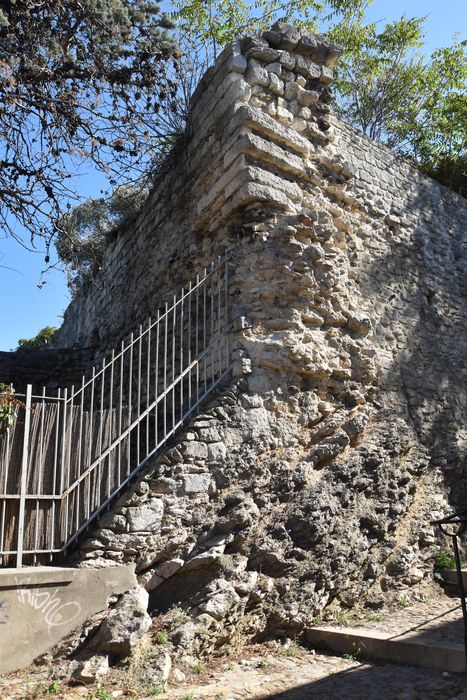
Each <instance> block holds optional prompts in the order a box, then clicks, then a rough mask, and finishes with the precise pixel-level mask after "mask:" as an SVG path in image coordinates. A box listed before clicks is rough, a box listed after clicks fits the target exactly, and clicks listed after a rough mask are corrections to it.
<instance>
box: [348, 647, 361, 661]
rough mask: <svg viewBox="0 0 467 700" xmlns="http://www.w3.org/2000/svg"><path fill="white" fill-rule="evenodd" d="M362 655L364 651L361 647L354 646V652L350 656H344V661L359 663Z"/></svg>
mask: <svg viewBox="0 0 467 700" xmlns="http://www.w3.org/2000/svg"><path fill="white" fill-rule="evenodd" d="M361 655H362V650H361V649H360V647H356V646H354V650H353V651H352V652H349V653H348V654H344V659H347V660H348V661H358V660H359V659H360V657H361Z"/></svg>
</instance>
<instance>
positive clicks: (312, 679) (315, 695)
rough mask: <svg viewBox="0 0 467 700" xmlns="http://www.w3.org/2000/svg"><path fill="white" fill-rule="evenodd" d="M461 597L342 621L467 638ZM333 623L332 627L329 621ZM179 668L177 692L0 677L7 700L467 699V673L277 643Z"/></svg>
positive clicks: (119, 676)
mask: <svg viewBox="0 0 467 700" xmlns="http://www.w3.org/2000/svg"><path fill="white" fill-rule="evenodd" d="M460 620H461V612H460V605H459V601H458V599H453V598H448V597H446V596H444V595H439V594H437V595H436V594H435V595H430V598H429V600H421V601H420V600H419V601H417V602H415V603H414V604H412V601H411V600H410V599H408V598H401V599H400V600H399V601H398V602H396V603H395V604H394V605H393V607H392V608H391V609H389V610H386V611H377V612H371V611H370V612H368V611H366V612H364V613H361V615H360V616H357V617H356V616H348V617H347V618H346V617H345V615H344V616H343V615H341V616H340V617H339V620H338V622H339V623H340V624H349V625H356V624H358V625H359V626H367V627H377V628H379V629H385V630H387V631H391V632H393V633H394V635H397V634H400V633H402V632H403V631H407V629H415V630H417V631H419V633H420V635H422V636H426V635H430V639H432V640H433V642H434V643H436V640H437V639H440V640H443V641H444V642H446V641H451V642H452V641H454V642H457V643H458V642H459V641H462V637H463V627H462V623H461V621H460ZM327 624H329V622H327ZM193 661H196V660H191V661H190V660H188V661H187V663H185V665H183V664H182V665H180V666H179V667H178V668H176V669H175V670H174V671H173V673H172V676H171V679H170V686H171V687H170V689H169V690H168V692H167V693H164V694H161V693H160V692H159V691H160V689H158V688H155V687H150V686H144V685H143V686H142V685H140V684H138V681H137V679H135V678H134V677H133V678H130V677H128V675H125V672H124V671H117V670H115V671H112V672H111V674H110V675H109V677H107V678H106V679H105V681H104V683H103V685H102V687H101V688H100V689H98V688H97V687H95V686H94V687H76V686H75V687H70V686H68V684H67V683H66V681H63V680H54V679H53V678H52V676H51V675H50V674H51V673H53V672H54V671H55V672H56V671H57V667H54V669H52V670H51V669H40V668H39V669H37V668H31V669H26V670H25V671H23V672H21V673H18V674H9V675H8V676H5V677H4V678H3V679H0V698H1V700H13V699H14V700H19V699H20V698H21V699H22V700H23V699H24V700H32V699H33V698H51V697H55V698H57V699H63V700H65V699H66V700H72V699H76V700H77V699H78V698H85V699H86V700H92V699H94V698H96V700H97V698H101V700H113V698H137V699H138V700H142V699H143V698H148V699H149V698H154V697H156V696H158V697H161V698H163V699H164V700H175V699H178V700H198V699H199V700H240V699H244V700H248V699H253V700H308V699H316V700H454V699H457V700H467V675H464V674H448V673H441V672H440V671H432V670H429V669H423V668H416V667H410V666H399V665H397V666H396V665H393V664H388V663H381V664H376V663H361V662H359V660H358V659H354V658H341V657H338V656H331V655H324V654H317V653H315V652H314V651H313V650H311V649H305V648H303V647H301V646H299V645H297V644H295V643H294V642H290V641H288V642H286V643H285V645H284V644H281V643H279V642H277V641H271V642H267V643H264V644H256V645H249V646H245V647H243V648H241V649H237V650H235V651H234V652H231V653H230V655H229V656H224V657H220V658H216V659H211V660H210V661H209V662H198V663H193Z"/></svg>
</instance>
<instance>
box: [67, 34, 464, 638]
mask: <svg viewBox="0 0 467 700" xmlns="http://www.w3.org/2000/svg"><path fill="white" fill-rule="evenodd" d="M338 56H339V50H338V49H337V47H334V46H333V45H332V44H330V43H329V42H328V41H326V40H325V39H323V38H322V37H314V36H311V35H308V34H305V33H301V32H300V31H299V30H298V29H296V28H294V27H287V26H285V25H283V24H281V23H279V24H278V25H276V26H275V27H274V28H273V29H272V30H271V31H270V32H266V33H265V34H264V35H263V37H261V38H258V37H247V38H246V39H244V40H243V41H242V42H240V43H237V44H235V45H233V46H231V47H229V48H228V49H226V51H225V52H224V54H223V55H222V56H221V57H220V59H219V61H218V63H217V64H216V66H215V67H214V68H213V69H212V70H211V71H209V72H208V74H207V76H206V77H205V79H204V80H203V81H202V83H201V85H200V87H199V88H198V91H197V93H196V94H195V96H194V100H193V109H192V135H191V137H190V139H189V140H188V142H187V143H186V144H185V146H184V150H183V149H182V151H181V153H180V154H179V155H178V157H177V159H175V160H174V161H173V163H172V166H171V168H170V172H169V173H168V175H167V177H166V179H165V180H163V181H162V182H161V185H160V189H159V190H158V191H156V192H155V193H154V194H153V196H152V199H151V200H150V202H149V204H148V206H147V207H146V209H145V210H144V212H143V213H142V216H141V219H140V221H139V223H138V226H137V228H136V230H135V232H134V233H133V234H131V235H130V234H129V235H128V236H126V237H124V238H122V239H121V240H120V241H117V243H116V244H115V246H114V248H113V249H112V250H111V251H110V252H109V259H108V261H107V262H105V263H104V269H103V275H102V279H101V286H100V287H98V286H97V285H96V286H95V287H94V288H93V289H92V290H90V291H89V294H88V296H86V294H85V293H84V292H83V293H82V294H81V295H80V296H79V297H78V299H77V300H76V302H75V304H74V306H72V307H71V309H70V310H69V312H68V313H67V315H66V318H65V325H64V328H63V331H62V336H61V342H63V344H67V343H69V344H71V343H72V342H75V340H76V337H78V336H79V337H81V336H82V337H85V338H87V337H89V334H90V333H92V327H93V326H95V327H98V332H99V334H100V336H101V338H104V337H108V338H109V337H111V336H112V334H115V333H121V332H122V331H123V330H124V327H123V326H124V325H126V326H130V325H131V322H132V321H133V320H136V318H137V316H138V314H139V313H142V312H143V311H144V310H145V309H146V308H147V310H148V311H150V309H149V306H151V304H152V303H153V302H154V303H155V302H156V301H157V300H158V299H159V298H162V295H163V294H164V293H165V291H166V289H170V290H173V289H174V286H177V285H180V286H182V284H184V283H185V280H186V279H189V278H190V276H191V275H192V274H193V272H196V271H197V270H198V269H199V268H200V266H202V265H204V264H206V263H207V262H209V261H210V259H212V258H213V257H214V256H215V255H217V254H218V253H219V252H222V251H224V250H228V251H230V252H231V261H230V266H231V278H230V280H231V281H230V288H229V291H230V296H231V299H232V303H233V320H234V330H233V331H232V344H233V348H234V357H235V362H234V377H233V379H232V382H231V384H230V385H229V386H228V387H225V388H224V391H223V393H221V394H220V395H219V396H218V397H217V399H216V400H215V401H214V402H213V403H212V404H211V405H210V406H208V407H206V408H205V410H204V413H203V414H202V415H200V416H198V417H197V418H196V419H194V420H193V421H192V422H191V424H190V425H189V426H188V428H187V430H186V431H185V433H183V434H182V435H179V436H178V437H177V439H176V440H175V441H174V443H173V445H172V447H171V449H170V450H168V451H167V452H166V453H165V454H164V455H162V456H160V457H158V458H157V459H155V460H154V461H153V463H152V464H151V465H150V467H149V468H148V470H147V471H146V473H145V474H144V475H143V477H142V478H141V479H140V480H139V482H138V483H137V484H136V485H135V487H134V488H133V489H132V490H131V492H129V493H127V494H124V495H123V496H122V497H121V499H120V500H119V501H118V503H117V504H116V505H115V507H114V509H113V510H112V511H111V512H109V513H108V514H106V515H105V517H103V518H101V520H100V522H99V524H98V527H97V528H96V530H95V531H94V533H93V534H92V535H91V536H90V537H88V538H87V539H86V540H85V541H83V542H82V544H81V549H80V551H79V553H78V554H77V555H76V557H77V561H79V562H80V565H82V566H94V565H102V564H105V563H109V562H112V561H114V562H127V561H132V562H134V563H135V564H136V570H137V573H138V576H139V580H140V583H141V585H143V586H145V587H146V588H147V590H149V591H150V596H151V606H152V608H153V609H154V610H155V611H157V610H162V609H165V608H168V607H169V606H170V605H172V604H173V603H176V602H179V601H180V602H181V604H182V605H186V607H187V608H189V609H190V610H191V614H192V617H194V618H195V619H194V620H191V621H185V622H184V623H183V624H182V623H181V622H180V620H179V622H178V625H175V627H176V629H175V630H174V631H173V633H172V637H173V640H174V642H176V643H177V644H178V645H179V646H181V647H184V648H187V647H191V648H196V650H197V652H202V651H208V650H209V649H210V648H212V646H213V645H214V644H215V643H216V642H219V641H221V642H222V641H226V640H227V639H229V638H231V637H232V636H233V635H235V634H237V633H241V632H244V633H250V634H255V635H257V634H260V633H264V632H272V633H275V634H289V635H290V634H295V633H298V632H299V631H300V630H301V629H302V628H303V627H304V626H306V625H307V624H310V622H311V620H312V618H313V616H315V615H317V614H320V613H321V612H322V611H323V610H325V609H326V608H332V607H333V606H334V607H336V606H340V605H347V606H352V605H354V604H356V603H357V602H359V603H362V604H363V603H364V604H367V605H376V606H378V605H379V604H380V603H381V601H382V599H383V597H384V595H385V594H386V593H387V592H388V591H391V590H392V591H396V592H397V591H400V590H401V589H403V588H405V587H408V586H413V585H415V584H417V583H419V582H421V581H423V580H424V579H425V578H427V577H431V576H432V571H433V559H434V555H435V554H436V553H437V552H438V551H439V547H440V543H439V541H438V540H437V539H436V538H437V533H436V532H435V530H434V529H433V527H432V526H431V525H430V524H429V522H430V520H432V519H433V518H434V517H436V516H437V515H441V514H444V513H445V511H446V509H447V508H448V506H449V503H452V504H456V503H460V502H461V498H462V493H463V490H464V489H465V475H464V471H463V466H462V464H463V462H462V460H463V458H464V457H465V433H464V432H463V431H464V430H465V429H464V427H463V424H462V421H461V420H460V417H461V411H462V410H463V408H464V409H465V400H466V398H465V384H463V380H464V379H465V355H464V354H463V349H462V348H463V346H462V342H463V333H465V317H463V316H462V313H463V306H462V299H463V295H464V294H465V263H466V260H467V256H466V251H465V248H462V235H463V232H464V231H465V224H466V222H467V206H466V202H465V200H464V199H462V198H461V197H459V196H457V195H455V194H453V193H452V192H449V191H448V190H446V189H445V188H444V187H442V186H440V185H438V184H436V183H434V182H433V181H431V180H429V179H427V178H424V177H422V176H421V175H419V174H418V173H417V172H416V171H415V170H414V168H412V167H411V166H410V165H408V164H407V163H405V162H403V161H401V160H399V159H397V158H396V157H395V156H393V155H392V154H391V153H390V152H389V151H388V150H387V149H385V148H384V147H382V146H379V145H377V144H374V143H372V142H370V141H368V140H367V139H366V138H365V137H363V136H362V135H361V134H359V133H358V132H356V131H354V130H353V129H352V128H350V127H349V126H347V125H346V124H344V123H343V122H341V121H340V120H339V119H337V118H336V117H334V116H332V115H331V114H330V108H329V102H330V99H331V92H330V87H329V84H330V81H331V79H332V69H333V67H334V66H335V64H336V61H337V60H338ZM151 207H154V209H152V208H151ZM151 222H154V226H156V228H153V227H152V223H151ZM122 313H123V316H121V314H122ZM81 314H84V316H83V317H82V318H81V317H80V315H81ZM117 316H118V318H119V319H120V320H117ZM74 333H76V334H77V336H76V337H74V335H73V334H74Z"/></svg>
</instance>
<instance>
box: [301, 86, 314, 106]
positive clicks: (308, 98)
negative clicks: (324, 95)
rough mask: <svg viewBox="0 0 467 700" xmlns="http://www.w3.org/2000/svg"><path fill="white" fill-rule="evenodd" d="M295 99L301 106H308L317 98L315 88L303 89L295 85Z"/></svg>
mask: <svg viewBox="0 0 467 700" xmlns="http://www.w3.org/2000/svg"><path fill="white" fill-rule="evenodd" d="M297 88H298V89H297V95H296V97H297V100H298V102H299V104H301V105H302V107H310V106H311V105H314V104H316V103H317V102H318V100H319V95H318V93H317V92H316V91H315V90H305V89H303V88H300V87H299V86H297Z"/></svg>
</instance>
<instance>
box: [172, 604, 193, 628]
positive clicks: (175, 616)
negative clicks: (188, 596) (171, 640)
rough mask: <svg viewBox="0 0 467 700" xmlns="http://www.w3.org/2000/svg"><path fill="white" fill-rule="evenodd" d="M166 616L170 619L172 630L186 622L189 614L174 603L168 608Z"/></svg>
mask: <svg viewBox="0 0 467 700" xmlns="http://www.w3.org/2000/svg"><path fill="white" fill-rule="evenodd" d="M168 618H169V621H170V629H172V630H173V629H176V628H177V627H180V625H183V624H184V623H185V622H188V620H189V619H190V616H189V615H188V613H187V612H185V610H183V608H181V607H179V606H178V605H175V606H174V607H173V608H171V609H170V610H169V614H168Z"/></svg>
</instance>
